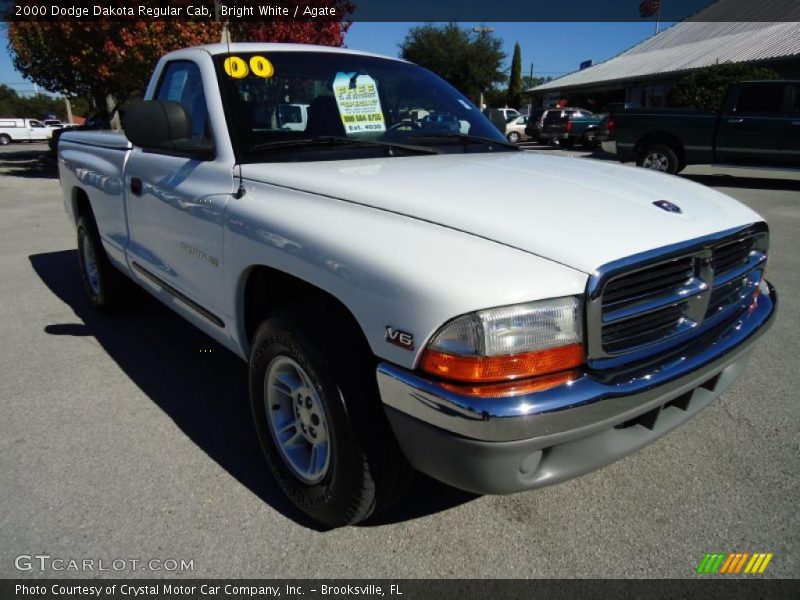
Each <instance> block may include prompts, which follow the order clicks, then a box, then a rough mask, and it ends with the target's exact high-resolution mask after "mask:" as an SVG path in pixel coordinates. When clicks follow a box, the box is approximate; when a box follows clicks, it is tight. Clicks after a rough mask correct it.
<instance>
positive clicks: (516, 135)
mask: <svg viewBox="0 0 800 600" xmlns="http://www.w3.org/2000/svg"><path fill="white" fill-rule="evenodd" d="M506 138H507V139H508V141H509V142H511V143H512V144H516V143H517V142H518V141H519V133H517V132H516V131H511V132H509V134H508V135H507V136H506Z"/></svg>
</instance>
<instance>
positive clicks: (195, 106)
mask: <svg viewBox="0 0 800 600" xmlns="http://www.w3.org/2000/svg"><path fill="white" fill-rule="evenodd" d="M156 99H157V100H172V101H173V102H178V103H180V104H181V105H182V106H183V108H184V109H186V112H187V113H188V114H189V120H190V121H191V123H192V139H193V140H194V141H195V142H198V141H200V140H209V139H211V132H210V127H209V123H208V105H207V104H206V96H205V92H204V91H203V78H202V77H201V76H200V69H199V68H198V66H197V65H196V64H195V63H193V62H190V61H187V60H179V61H175V62H171V63H169V64H168V65H167V67H166V69H165V70H164V74H163V75H162V76H161V82H160V83H159V84H158V91H157V92H156Z"/></svg>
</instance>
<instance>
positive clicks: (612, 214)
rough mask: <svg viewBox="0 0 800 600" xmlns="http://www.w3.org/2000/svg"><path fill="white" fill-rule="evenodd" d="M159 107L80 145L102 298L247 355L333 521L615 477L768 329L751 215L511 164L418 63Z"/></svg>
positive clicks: (356, 55) (151, 92)
mask: <svg viewBox="0 0 800 600" xmlns="http://www.w3.org/2000/svg"><path fill="white" fill-rule="evenodd" d="M145 98H146V100H145V101H143V102H141V103H138V104H136V105H134V106H132V107H130V108H129V109H128V110H127V112H126V114H125V118H124V128H125V135H121V134H115V133H110V132H72V133H65V134H64V135H63V136H62V138H61V141H60V144H59V167H60V173H61V184H62V187H63V193H64V201H65V205H66V210H67V213H68V215H69V218H70V220H71V221H72V222H73V223H74V224H75V226H76V228H77V239H78V248H79V252H78V254H79V257H80V265H81V273H82V278H83V284H84V286H85V288H86V290H87V292H88V295H89V298H90V299H91V302H92V303H93V305H95V306H96V307H97V308H99V309H104V310H112V309H114V308H115V307H117V306H118V305H119V303H120V302H121V301H123V300H125V293H126V292H125V285H126V282H128V280H133V281H134V282H136V283H137V284H139V285H140V286H141V287H143V288H145V289H146V290H148V291H149V292H150V293H152V294H153V295H154V296H156V297H157V298H159V299H160V300H162V301H163V302H164V303H165V304H167V305H168V306H169V307H171V308H172V309H173V310H175V311H176V312H177V313H179V314H180V315H182V316H183V317H184V318H186V319H187V320H189V321H190V322H192V323H193V324H195V325H196V326H197V327H199V328H200V329H201V330H203V331H204V332H206V333H207V334H208V335H210V336H211V337H213V338H214V339H216V340H218V341H219V342H220V343H221V344H223V345H224V346H226V347H227V348H229V349H230V350H231V351H233V352H234V353H236V354H237V355H239V356H240V357H241V358H243V359H245V360H249V365H250V369H249V377H250V402H251V406H252V413H253V419H254V422H255V427H256V430H257V432H258V436H259V439H260V441H261V444H262V446H263V450H264V454H265V457H266V460H267V463H268V464H269V466H270V468H271V470H272V472H273V473H274V475H275V478H276V479H277V482H278V484H279V485H280V486H281V488H282V489H283V491H284V492H285V493H286V495H287V496H288V497H289V498H290V499H291V500H292V501H293V502H294V503H295V504H296V505H297V506H298V507H299V508H300V509H302V510H303V511H305V512H306V513H307V514H309V515H310V516H311V517H313V518H314V519H316V520H318V521H319V522H321V523H324V524H327V525H342V524H346V523H353V522H356V521H359V520H362V519H364V518H366V517H368V516H369V515H371V514H373V513H375V512H376V511H378V510H381V509H382V508H384V507H386V506H387V505H388V504H389V503H390V502H391V501H392V500H393V499H395V498H396V497H397V496H398V495H399V494H400V492H402V490H403V489H404V487H405V485H406V483H407V481H408V480H409V476H410V473H412V472H413V469H412V467H413V468H415V469H418V470H420V471H423V472H425V473H428V474H429V475H431V476H433V477H436V478H438V479H440V480H442V481H444V482H447V483H449V484H452V485H454V486H457V487H460V488H463V489H466V490H471V491H474V492H479V493H509V492H517V491H521V490H528V489H532V488H536V487H538V486H542V485H547V484H551V483H555V482H558V481H562V480H564V479H567V478H570V477H574V476H576V475H580V474H582V473H586V472H588V471H591V470H593V469H597V468H599V467H601V466H603V465H606V464H608V463H610V462H612V461H615V460H617V459H619V458H621V457H622V456H625V455H626V454H628V453H630V452H633V451H634V450H636V449H638V448H641V447H642V446H644V445H646V444H648V443H650V442H652V441H653V440H655V439H656V438H658V437H659V436H661V435H663V434H664V433H666V432H668V431H669V430H671V429H673V428H674V427H676V426H678V425H679V424H681V423H682V422H684V421H686V420H687V419H689V418H691V417H692V416H693V415H695V414H696V413H697V412H698V411H700V410H701V409H703V408H704V407H706V406H707V405H708V404H709V403H710V402H711V401H712V400H713V399H714V398H716V397H717V396H718V395H719V394H720V393H722V392H723V391H724V390H726V389H727V388H728V387H729V386H730V385H731V383H732V382H733V381H734V380H735V379H736V378H737V377H738V376H739V375H740V374H741V373H742V371H743V369H744V367H745V363H746V360H747V356H748V353H749V351H750V350H751V348H752V344H753V342H754V341H755V340H756V338H757V337H758V336H759V334H761V333H762V332H763V331H765V329H766V325H768V324H769V323H770V322H771V317H772V316H773V314H774V310H775V306H776V299H775V292H774V290H773V288H772V287H771V286H770V285H769V284H768V283H767V282H766V281H765V279H764V278H763V275H764V268H765V265H766V260H767V249H768V230H767V226H766V224H765V223H764V221H763V220H762V219H761V217H759V215H757V214H756V213H754V212H753V211H751V210H750V209H748V208H747V207H745V206H743V205H742V204H740V203H738V202H736V201H735V200H733V199H731V198H729V197H727V196H724V195H722V194H720V193H717V192H715V191H712V190H710V189H708V188H706V187H703V186H700V185H697V184H694V183H691V182H688V181H685V180H682V179H679V178H677V177H673V176H670V175H664V174H661V173H653V172H648V171H642V170H634V169H631V168H629V167H624V166H620V165H613V164H609V163H607V162H593V161H589V160H582V159H571V158H554V157H546V156H541V155H536V154H531V153H526V152H524V151H519V150H518V149H517V148H516V147H514V146H512V145H510V144H508V143H507V142H506V141H505V140H504V139H503V137H502V135H501V134H500V133H499V132H498V131H497V130H496V128H494V127H493V126H492V125H491V124H490V123H489V122H488V121H487V120H486V119H485V118H484V117H483V116H482V115H481V114H480V111H478V109H477V108H476V107H475V106H474V105H473V104H472V103H471V102H469V100H467V98H465V97H464V96H462V95H461V94H460V93H459V92H457V91H456V90H455V89H453V88H452V87H450V86H449V85H448V84H446V83H445V82H444V81H442V80H441V79H439V78H438V77H437V76H435V75H433V74H432V73H430V72H429V71H426V70H425V69H422V68H420V67H417V66H415V65H413V64H409V63H407V62H404V61H401V60H397V59H389V58H384V57H379V56H373V55H369V54H364V53H360V52H354V51H350V50H341V49H331V48H319V47H312V46H296V45H279V44H234V45H231V46H226V45H215V46H204V47H197V48H188V49H184V50H179V51H176V52H173V53H170V54H168V55H166V56H164V57H163V58H162V59H161V60H160V62H159V63H158V65H157V67H156V70H155V73H154V74H153V78H152V80H151V83H150V85H149V87H148V89H147V92H146V96H145ZM286 105H297V106H303V107H305V106H307V107H308V108H307V111H306V113H307V119H306V121H305V123H300V124H298V123H295V122H293V123H291V124H290V125H291V126H289V124H287V123H283V122H282V120H283V117H282V115H285V114H286V111H285V110H279V109H280V107H281V106H286ZM443 124H444V125H443ZM452 124H456V125H454V126H451V125H452ZM531 181H534V182H536V185H535V186H533V187H532V186H531V185H530V182H531ZM123 274H124V276H126V277H123ZM234 400H235V399H234Z"/></svg>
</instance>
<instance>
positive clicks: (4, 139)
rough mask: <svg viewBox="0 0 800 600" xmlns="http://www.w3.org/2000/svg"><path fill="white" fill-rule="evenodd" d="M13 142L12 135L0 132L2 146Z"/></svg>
mask: <svg viewBox="0 0 800 600" xmlns="http://www.w3.org/2000/svg"><path fill="white" fill-rule="evenodd" d="M10 143H11V136H10V135H8V134H7V133H2V134H0V146H8V145H9V144H10Z"/></svg>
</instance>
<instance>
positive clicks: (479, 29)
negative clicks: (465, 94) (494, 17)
mask: <svg viewBox="0 0 800 600" xmlns="http://www.w3.org/2000/svg"><path fill="white" fill-rule="evenodd" d="M472 31H474V32H475V33H477V34H479V35H485V34H487V33H492V32H493V31H494V27H486V26H485V25H484V26H481V27H473V28H472ZM484 108H485V107H484V104H483V90H481V103H480V109H481V112H483V109H484Z"/></svg>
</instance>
